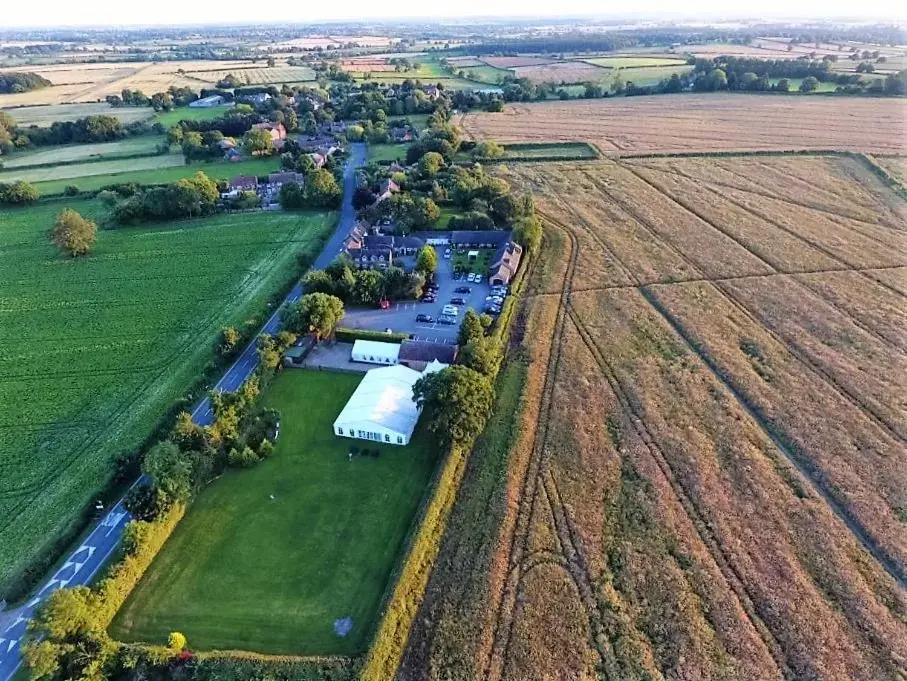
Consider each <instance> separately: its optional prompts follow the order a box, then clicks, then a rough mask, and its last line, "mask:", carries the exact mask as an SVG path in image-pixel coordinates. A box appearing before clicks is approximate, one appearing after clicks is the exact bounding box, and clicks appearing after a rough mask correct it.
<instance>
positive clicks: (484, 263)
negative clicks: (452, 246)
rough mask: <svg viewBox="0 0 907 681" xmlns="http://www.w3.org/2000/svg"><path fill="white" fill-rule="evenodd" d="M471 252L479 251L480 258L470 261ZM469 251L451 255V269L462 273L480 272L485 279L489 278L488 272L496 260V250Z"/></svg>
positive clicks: (456, 252)
mask: <svg viewBox="0 0 907 681" xmlns="http://www.w3.org/2000/svg"><path fill="white" fill-rule="evenodd" d="M469 250H473V251H478V252H479V257H478V258H477V259H476V260H470V259H469ZM469 250H464V251H463V252H462V253H459V252H458V251H457V250H454V251H453V253H451V258H452V260H451V267H453V269H454V271H456V270H460V271H462V272H478V273H479V274H481V275H482V276H483V277H486V276H488V272H489V270H490V269H491V265H492V262H493V260H494V254H495V251H496V249H494V248H472V249H469Z"/></svg>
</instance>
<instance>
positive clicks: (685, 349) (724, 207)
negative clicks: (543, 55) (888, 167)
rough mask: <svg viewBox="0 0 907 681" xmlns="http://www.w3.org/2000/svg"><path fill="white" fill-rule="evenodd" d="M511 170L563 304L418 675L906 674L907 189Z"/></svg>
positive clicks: (632, 170) (617, 165) (549, 282)
mask: <svg viewBox="0 0 907 681" xmlns="http://www.w3.org/2000/svg"><path fill="white" fill-rule="evenodd" d="M507 177H508V180H509V181H511V182H513V183H514V184H516V185H521V186H524V187H526V188H527V189H528V188H531V189H532V191H533V192H534V197H535V200H536V206H537V208H538V210H539V211H540V213H541V214H542V216H543V219H544V220H545V223H546V241H545V248H544V249H543V256H542V259H541V260H540V261H539V263H538V264H537V266H536V269H535V270H534V271H533V277H532V280H531V282H530V286H529V290H530V291H531V292H534V293H538V294H549V295H537V296H533V297H531V298H530V299H528V301H527V302H526V309H525V311H524V313H523V314H522V315H521V317H520V319H519V320H518V324H517V327H516V328H517V329H520V332H519V333H518V335H517V337H518V338H522V339H524V340H523V341H522V345H521V346H519V347H516V348H512V353H513V356H515V357H517V358H518V359H519V360H521V361H526V362H527V366H528V372H527V375H526V380H525V386H524V388H523V394H522V398H521V404H522V412H521V414H519V415H518V416H517V422H516V424H515V426H514V427H515V430H516V432H517V433H518V437H517V438H516V442H515V445H514V446H512V447H511V448H510V453H509V463H508V470H507V472H506V474H505V475H504V477H505V479H506V489H505V490H503V491H500V492H494V494H493V496H492V493H491V486H490V484H489V483H488V481H487V480H485V479H484V478H483V477H481V476H480V477H479V478H478V479H477V480H478V482H477V487H476V489H477V491H476V492H475V493H473V492H471V491H470V487H469V486H468V484H469V481H470V478H469V477H467V486H465V487H464V488H463V490H461V494H460V497H459V501H458V508H457V509H455V511H454V514H453V516H452V521H451V533H449V534H448V536H447V537H446V538H445V545H444V548H443V549H442V554H441V558H440V560H439V565H440V566H442V567H441V569H439V570H437V571H436V574H435V575H434V576H433V581H432V586H431V587H430V589H429V598H428V600H427V601H426V605H425V606H423V609H422V611H421V612H420V615H419V617H418V618H417V620H416V621H417V623H418V624H417V625H416V631H415V633H414V635H413V637H412V638H411V647H410V650H409V651H408V653H407V662H408V666H407V667H406V674H407V675H406V677H405V678H407V679H430V678H447V677H451V678H482V679H495V680H498V679H500V680H504V679H506V680H511V679H513V680H515V679H524V678H597V677H598V676H599V675H601V670H603V669H604V670H606V673H607V677H608V678H614V679H631V678H634V679H635V678H651V679H668V678H703V679H706V678H709V679H720V678H746V679H782V678H822V679H829V680H831V681H853V680H855V679H858V680H860V681H874V680H875V679H883V678H884V679H887V678H898V676H899V675H900V674H901V673H902V669H903V659H904V656H905V655H907V590H905V586H907V540H905V537H907V534H905V532H904V527H905V523H907V513H905V510H907V494H905V489H907V478H905V476H907V410H905V408H904V404H903V399H902V392H903V391H902V390H901V389H900V388H899V384H900V383H902V377H903V376H904V375H905V374H907V360H905V347H907V344H905V342H904V338H903V333H902V330H903V328H904V325H905V323H907V305H905V295H907V285H905V283H904V282H905V281H907V255H905V254H907V205H905V203H904V201H903V199H901V198H900V197H899V196H898V195H896V194H895V193H894V192H892V191H891V190H890V189H889V188H888V187H886V186H885V185H884V184H883V183H882V182H881V181H880V180H879V179H878V178H877V177H876V176H875V175H874V174H873V173H872V172H871V171H870V169H869V167H868V166H866V165H865V164H863V163H862V162H861V161H859V160H857V159H852V158H840V157H835V156H804V157H788V156H774V157H772V156H763V157H758V158H747V157H733V158H721V159H715V158H704V157H703V158H668V159H633V160H625V161H615V162H596V163H583V164H570V163H562V164H553V165H548V166H545V165H540V164H521V165H514V166H513V167H511V168H510V170H509V173H508V175H507ZM525 339H528V341H527V340H525ZM477 465H478V464H477ZM486 465H490V464H486ZM499 497H500V498H502V499H503V500H504V501H503V504H502V505H503V510H502V511H501V514H502V517H501V518H500V520H497V521H495V523H494V527H490V526H489V524H488V522H489V521H487V520H486V517H487V516H493V515H494V513H495V506H494V504H493V503H491V501H489V500H492V499H497V498H499ZM489 546H490V547H492V548H491V549H488V548H487V547H489Z"/></svg>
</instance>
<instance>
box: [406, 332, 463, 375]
mask: <svg viewBox="0 0 907 681" xmlns="http://www.w3.org/2000/svg"><path fill="white" fill-rule="evenodd" d="M458 350H459V348H458V346H456V345H450V344H448V343H435V342H433V341H428V340H426V341H422V340H409V339H407V340H404V341H403V342H402V343H401V344H400V352H399V354H398V356H397V362H398V363H399V364H402V365H404V366H408V367H409V368H410V369H414V370H415V371H422V370H423V369H425V367H427V366H428V365H429V364H431V363H432V362H441V363H442V364H453V363H454V362H455V361H456V359H457V353H458Z"/></svg>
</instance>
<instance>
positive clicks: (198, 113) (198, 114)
mask: <svg viewBox="0 0 907 681" xmlns="http://www.w3.org/2000/svg"><path fill="white" fill-rule="evenodd" d="M230 109H231V107H229V106H212V107H205V108H202V107H199V108H193V107H191V106H183V107H180V108H178V109H171V110H170V111H161V112H160V113H158V114H156V115H155V117H154V120H155V122H156V123H160V124H161V125H164V126H166V127H168V128H169V127H170V126H173V125H176V124H177V123H179V122H180V121H210V120H211V119H213V118H218V117H220V116H223V115H224V114H225V113H227V112H228V111H229V110H230Z"/></svg>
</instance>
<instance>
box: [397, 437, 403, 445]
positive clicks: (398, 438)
mask: <svg viewBox="0 0 907 681" xmlns="http://www.w3.org/2000/svg"><path fill="white" fill-rule="evenodd" d="M397 444H398V445H402V444H403V438H402V437H401V436H399V435H398V436H397Z"/></svg>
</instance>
